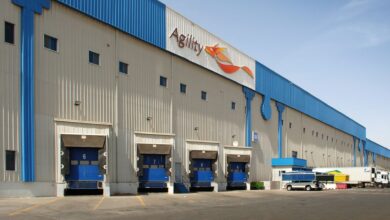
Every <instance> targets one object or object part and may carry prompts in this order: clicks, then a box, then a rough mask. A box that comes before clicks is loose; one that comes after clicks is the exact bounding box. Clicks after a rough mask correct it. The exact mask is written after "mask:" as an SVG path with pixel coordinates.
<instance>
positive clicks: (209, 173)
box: [190, 150, 218, 190]
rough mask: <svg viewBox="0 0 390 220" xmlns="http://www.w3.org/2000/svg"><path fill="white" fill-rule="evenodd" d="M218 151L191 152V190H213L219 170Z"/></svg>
mask: <svg viewBox="0 0 390 220" xmlns="http://www.w3.org/2000/svg"><path fill="white" fill-rule="evenodd" d="M217 158H218V152H217V151H204V150H203V151H201V150H193V151H191V152H190V182H191V189H192V190H196V189H205V188H209V189H213V186H212V185H211V183H212V182H213V181H214V176H215V172H216V169H217V164H216V163H217Z"/></svg>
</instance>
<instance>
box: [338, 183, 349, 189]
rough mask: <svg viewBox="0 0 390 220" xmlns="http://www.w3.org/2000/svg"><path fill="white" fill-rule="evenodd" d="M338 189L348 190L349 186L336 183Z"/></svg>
mask: <svg viewBox="0 0 390 220" xmlns="http://www.w3.org/2000/svg"><path fill="white" fill-rule="evenodd" d="M336 189H348V185H347V184H346V183H336Z"/></svg>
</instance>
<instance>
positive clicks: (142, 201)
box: [137, 196, 146, 206]
mask: <svg viewBox="0 0 390 220" xmlns="http://www.w3.org/2000/svg"><path fill="white" fill-rule="evenodd" d="M137 199H138V201H139V203H141V205H142V206H146V205H145V202H144V199H142V197H141V196H137Z"/></svg>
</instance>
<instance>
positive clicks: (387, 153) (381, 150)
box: [365, 139, 390, 158]
mask: <svg viewBox="0 0 390 220" xmlns="http://www.w3.org/2000/svg"><path fill="white" fill-rule="evenodd" d="M365 150H367V151H369V152H372V153H374V154H378V155H381V156H383V157H387V158H390V149H387V148H385V147H383V146H381V145H379V144H377V143H375V142H373V141H371V140H369V139H367V140H366V149H365Z"/></svg>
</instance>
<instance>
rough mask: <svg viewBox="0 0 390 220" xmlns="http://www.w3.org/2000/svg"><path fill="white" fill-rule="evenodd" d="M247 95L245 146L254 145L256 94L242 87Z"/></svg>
mask: <svg viewBox="0 0 390 220" xmlns="http://www.w3.org/2000/svg"><path fill="white" fill-rule="evenodd" d="M242 91H243V92H244V94H245V100H246V111H245V146H248V147H250V146H251V145H252V100H253V97H255V92H254V91H253V90H251V89H249V88H247V87H245V86H244V87H242Z"/></svg>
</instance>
